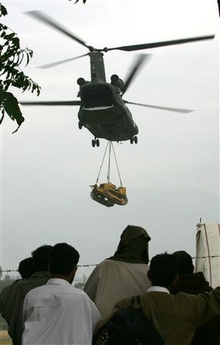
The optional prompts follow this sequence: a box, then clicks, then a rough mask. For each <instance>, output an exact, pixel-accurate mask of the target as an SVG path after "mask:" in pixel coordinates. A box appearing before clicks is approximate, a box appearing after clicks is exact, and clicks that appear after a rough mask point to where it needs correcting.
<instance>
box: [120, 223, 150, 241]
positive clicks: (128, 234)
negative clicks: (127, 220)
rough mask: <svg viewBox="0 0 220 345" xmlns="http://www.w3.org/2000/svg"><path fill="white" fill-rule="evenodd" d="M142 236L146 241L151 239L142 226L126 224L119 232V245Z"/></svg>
mask: <svg viewBox="0 0 220 345" xmlns="http://www.w3.org/2000/svg"><path fill="white" fill-rule="evenodd" d="M140 236H142V237H143V238H145V239H146V240H147V241H148V242H149V241H150V240H151V238H150V236H149V234H148V233H147V231H146V230H145V229H144V228H142V227H141V226H137V225H128V226H126V228H125V229H124V230H123V232H122V234H121V241H120V243H121V245H127V244H128V243H129V242H131V241H133V240H134V239H136V238H138V237H140Z"/></svg>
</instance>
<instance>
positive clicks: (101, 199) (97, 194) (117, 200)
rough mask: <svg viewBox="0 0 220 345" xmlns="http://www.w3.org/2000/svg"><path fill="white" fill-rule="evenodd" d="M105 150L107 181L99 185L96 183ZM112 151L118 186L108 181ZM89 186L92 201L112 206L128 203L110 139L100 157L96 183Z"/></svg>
mask: <svg viewBox="0 0 220 345" xmlns="http://www.w3.org/2000/svg"><path fill="white" fill-rule="evenodd" d="M107 150H108V169H107V182H105V183H101V184H100V185H98V182H99V178H100V174H101V170H102V167H103V163H104V161H105V157H106V154H107ZM112 152H113V155H114V159H115V164H116V167H117V172H118V177H119V181H120V187H116V185H114V184H113V183H111V182H110V171H111V157H112ZM91 187H92V191H91V193H90V196H91V198H92V199H93V200H94V201H97V202H98V203H100V204H102V205H104V206H107V207H112V206H114V205H115V204H117V205H126V204H127V203H128V198H127V195H126V187H123V185H122V180H121V175H120V172H119V168H118V162H117V159H116V155H115V150H114V146H113V142H112V141H108V142H107V145H106V149H105V152H104V156H103V159H102V163H101V166H100V169H99V173H98V176H97V179H96V183H95V184H94V185H92V186H91Z"/></svg>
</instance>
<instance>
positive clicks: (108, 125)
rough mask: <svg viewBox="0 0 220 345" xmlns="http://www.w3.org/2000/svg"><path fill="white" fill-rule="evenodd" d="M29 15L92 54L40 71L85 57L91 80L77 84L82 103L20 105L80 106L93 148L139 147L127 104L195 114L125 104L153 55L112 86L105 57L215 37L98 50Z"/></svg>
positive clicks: (45, 17)
mask: <svg viewBox="0 0 220 345" xmlns="http://www.w3.org/2000/svg"><path fill="white" fill-rule="evenodd" d="M26 14H28V15H30V16H32V17H34V18H35V19H37V20H39V21H41V22H43V23H44V24H46V25H48V26H50V27H51V28H53V29H55V30H57V31H59V32H60V33H62V34H64V35H66V36H68V37H69V38H71V39H73V40H74V41H76V42H78V43H79V44H81V45H82V46H84V47H85V48H87V49H88V50H89V52H88V53H86V54H83V55H80V56H77V57H73V58H69V59H65V60H62V61H57V62H53V63H49V64H46V65H43V66H40V67H41V68H50V67H54V66H57V65H59V64H62V63H65V62H69V61H72V60H75V59H79V58H82V57H84V56H89V58H90V75H91V80H90V81H87V80H85V79H84V78H83V77H79V78H78V79H77V84H78V86H79V92H78V95H77V96H78V97H79V98H80V100H66V101H65V100H64V101H22V102H20V104H22V105H43V106H45V105H48V106H79V112H78V119H79V121H78V127H79V129H82V128H83V127H84V128H86V129H87V130H88V131H90V132H91V134H92V135H93V137H94V138H93V139H92V146H93V147H95V146H99V145H100V141H99V139H100V138H102V139H106V140H108V141H116V142H123V141H127V140H129V141H130V143H131V144H133V143H135V144H137V142H138V137H137V134H138V133H139V129H138V126H137V124H136V123H135V122H134V120H133V117H132V114H131V112H130V110H129V108H128V107H127V104H133V105H137V106H143V107H148V108H156V109H161V110H166V111H174V112H179V113H189V112H191V111H193V110H189V109H181V108H171V107H163V106H156V105H149V104H142V103H135V102H130V101H127V100H125V99H124V98H123V96H124V94H125V92H126V91H127V90H128V87H129V86H130V84H131V82H132V81H133V79H134V77H135V75H136V74H137V72H138V71H139V70H140V68H141V66H143V63H144V62H145V61H146V59H147V58H149V57H150V55H149V54H147V55H144V54H140V55H138V57H137V59H136V61H135V63H134V65H133V67H132V68H131V70H130V71H129V74H128V76H127V78H126V80H125V81H123V80H122V79H121V78H120V77H119V76H118V75H117V74H113V75H112V76H111V78H110V82H107V81H106V75H105V66H104V59H103V55H104V53H107V52H109V51H112V50H121V51H125V52H130V51H138V50H144V49H150V48H157V47H164V46H170V45H177V44H183V43H189V42H195V41H201V40H209V39H213V38H214V35H207V36H198V37H191V38H183V39H176V40H170V41H162V42H154V43H144V44H136V45H128V46H119V47H113V48H107V47H105V48H103V49H97V48H94V47H92V46H90V45H87V44H86V42H85V41H84V40H82V39H81V38H79V37H78V36H76V35H75V34H73V33H71V32H70V31H69V30H68V29H66V28H65V27H64V26H62V25H61V24H60V23H58V22H57V21H55V20H54V19H52V18H51V17H49V16H48V15H46V14H45V13H44V12H42V11H28V12H26Z"/></svg>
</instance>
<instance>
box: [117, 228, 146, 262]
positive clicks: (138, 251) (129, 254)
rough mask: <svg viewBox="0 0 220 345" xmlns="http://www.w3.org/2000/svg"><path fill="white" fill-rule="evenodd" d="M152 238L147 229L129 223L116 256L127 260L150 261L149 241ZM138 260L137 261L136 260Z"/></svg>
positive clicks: (122, 235)
mask: <svg viewBox="0 0 220 345" xmlns="http://www.w3.org/2000/svg"><path fill="white" fill-rule="evenodd" d="M150 240H151V238H150V236H149V235H148V233H147V231H146V230H145V229H144V228H142V227H140V226H136V225H128V226H127V227H126V228H125V229H124V230H123V232H122V234H121V237H120V242H119V245H118V248H117V250H116V252H115V254H114V257H115V258H117V257H121V259H123V261H127V262H142V263H146V264H147V263H148V262H149V252H148V243H149V241H150ZM135 260H136V261H135Z"/></svg>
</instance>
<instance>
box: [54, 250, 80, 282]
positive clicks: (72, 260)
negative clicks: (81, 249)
mask: <svg viewBox="0 0 220 345" xmlns="http://www.w3.org/2000/svg"><path fill="white" fill-rule="evenodd" d="M78 262H79V253H78V251H77V250H76V249H75V248H74V247H72V246H71V245H69V244H67V243H58V244H56V245H55V246H53V248H52V250H51V255H50V265H49V270H50V273H51V275H52V276H54V277H55V276H56V277H63V278H64V279H66V280H68V281H69V282H70V283H72V281H73V278H74V276H75V273H76V269H77V264H78Z"/></svg>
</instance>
